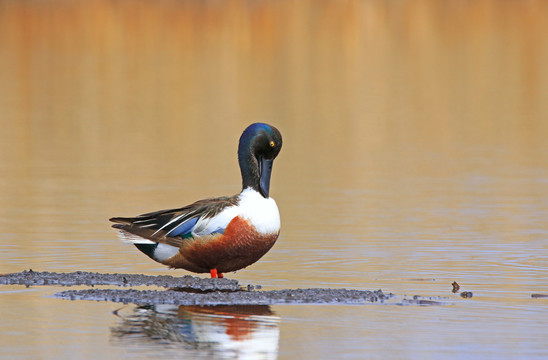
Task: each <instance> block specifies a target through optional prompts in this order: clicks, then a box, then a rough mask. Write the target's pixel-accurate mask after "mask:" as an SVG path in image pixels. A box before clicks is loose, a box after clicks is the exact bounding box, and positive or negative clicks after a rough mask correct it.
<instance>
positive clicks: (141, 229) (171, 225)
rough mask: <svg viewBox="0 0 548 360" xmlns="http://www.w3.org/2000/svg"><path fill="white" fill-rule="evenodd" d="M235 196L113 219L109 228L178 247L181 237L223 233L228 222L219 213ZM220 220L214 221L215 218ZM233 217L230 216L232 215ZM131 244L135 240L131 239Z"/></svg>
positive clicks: (233, 204)
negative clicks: (112, 223)
mask: <svg viewBox="0 0 548 360" xmlns="http://www.w3.org/2000/svg"><path fill="white" fill-rule="evenodd" d="M237 201H238V197H237V195H235V196H232V197H227V196H223V197H218V198H212V199H205V200H200V201H197V202H195V203H193V204H190V205H188V206H185V207H182V208H179V209H169V210H160V211H155V212H151V213H146V214H142V215H139V216H136V217H128V218H126V217H114V218H111V219H110V221H112V222H115V223H116V224H114V225H112V227H113V228H116V229H119V230H123V231H125V232H127V233H130V234H133V235H137V236H138V237H140V238H143V239H146V240H150V241H152V242H159V243H164V244H168V245H172V246H177V247H178V246H180V245H181V244H182V242H183V239H185V238H187V239H188V238H192V237H193V236H194V235H193V234H200V235H207V234H211V233H215V232H223V231H224V227H226V225H227V224H228V222H229V221H230V220H231V219H228V221H226V220H227V219H224V218H226V216H223V214H226V215H230V214H229V213H232V211H228V210H229V209H230V208H233V207H234V206H235V205H237ZM220 215H221V217H222V218H223V219H221V220H223V221H218V220H219V219H216V218H218V217H219V216H220ZM232 217H233V216H232ZM131 242H134V243H135V242H138V240H135V239H131Z"/></svg>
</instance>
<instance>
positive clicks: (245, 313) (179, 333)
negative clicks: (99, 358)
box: [111, 305, 280, 359]
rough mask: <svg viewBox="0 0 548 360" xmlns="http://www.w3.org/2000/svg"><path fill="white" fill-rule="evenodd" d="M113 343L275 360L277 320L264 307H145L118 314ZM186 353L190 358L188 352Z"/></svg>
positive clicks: (277, 337)
mask: <svg viewBox="0 0 548 360" xmlns="http://www.w3.org/2000/svg"><path fill="white" fill-rule="evenodd" d="M116 315H117V316H119V317H120V318H121V322H120V323H119V324H118V325H117V326H115V327H113V328H112V329H111V337H112V340H113V342H121V343H123V345H124V346H128V343H137V345H139V346H142V345H145V346H147V347H150V348H155V347H156V346H161V347H162V348H163V347H165V346H166V345H167V344H170V345H176V346H177V345H179V346H181V347H182V348H183V349H186V350H188V351H189V352H191V353H192V352H194V351H198V352H200V353H201V354H204V355H205V354H209V355H211V356H219V357H238V358H261V359H275V358H276V357H277V354H278V341H279V338H280V330H279V322H280V318H279V317H278V316H277V315H276V314H275V313H274V312H272V310H271V309H270V306H268V305H249V306H244V305H218V306H178V307H177V306H175V305H144V306H138V307H129V306H128V307H124V308H122V309H120V310H118V311H116ZM189 355H190V354H189Z"/></svg>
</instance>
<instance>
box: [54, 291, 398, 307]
mask: <svg viewBox="0 0 548 360" xmlns="http://www.w3.org/2000/svg"><path fill="white" fill-rule="evenodd" d="M55 296H56V297H59V298H62V299H69V300H102V301H112V302H120V303H134V304H173V305H273V304H360V303H370V302H382V301H384V300H385V299H388V298H389V297H390V295H385V294H384V293H383V292H382V291H381V290H377V291H368V290H346V289H290V290H270V291H253V290H252V291H248V290H241V291H234V292H223V291H212V292H206V293H195V292H188V291H181V290H166V291H158V290H133V289H130V290H118V289H88V290H68V291H63V292H60V293H57V294H55Z"/></svg>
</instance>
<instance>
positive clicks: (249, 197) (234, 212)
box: [110, 123, 282, 278]
mask: <svg viewBox="0 0 548 360" xmlns="http://www.w3.org/2000/svg"><path fill="white" fill-rule="evenodd" d="M281 148H282V135H281V134H280V132H279V131H278V129H276V128H275V127H274V126H272V125H268V124H265V123H254V124H251V125H249V126H248V127H247V128H246V129H245V130H244V132H243V133H242V135H241V136H240V140H239V144H238V163H239V165H240V171H241V175H242V190H241V192H240V193H239V194H236V195H233V196H222V197H215V198H208V199H204V200H199V201H196V202H194V203H192V204H190V205H186V206H183V207H181V208H176V209H168V210H159V211H154V212H149V213H146V214H142V215H138V216H135V217H113V218H111V219H110V221H111V222H114V224H113V225H112V227H113V228H115V229H116V230H118V232H119V235H120V237H121V239H122V240H123V241H125V242H129V243H131V244H133V245H135V246H136V247H137V249H139V250H140V251H141V252H143V253H144V254H145V255H147V256H148V257H150V258H151V259H152V260H155V261H157V262H159V263H161V264H163V265H167V266H168V267H169V268H173V269H184V270H187V271H190V272H194V273H209V274H210V275H211V278H222V277H224V275H223V273H228V272H234V271H237V270H241V269H243V268H245V267H247V266H249V265H251V264H253V263H255V262H256V261H258V260H259V259H260V258H261V257H263V255H265V254H266V253H267V252H268V251H269V250H270V249H271V248H272V246H274V243H275V242H276V240H277V239H278V236H279V234H280V213H279V211H278V206H277V205H276V201H274V199H273V198H271V197H270V177H271V174H272V166H273V163H274V159H275V158H276V157H277V156H278V154H279V153H280V150H281Z"/></svg>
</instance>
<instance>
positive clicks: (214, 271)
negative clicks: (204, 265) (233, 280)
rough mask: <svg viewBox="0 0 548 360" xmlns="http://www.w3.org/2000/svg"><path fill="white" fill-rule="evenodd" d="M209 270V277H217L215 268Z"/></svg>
mask: <svg viewBox="0 0 548 360" xmlns="http://www.w3.org/2000/svg"><path fill="white" fill-rule="evenodd" d="M209 272H210V273H211V278H216V277H217V269H211V270H209ZM221 277H222V274H221Z"/></svg>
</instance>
